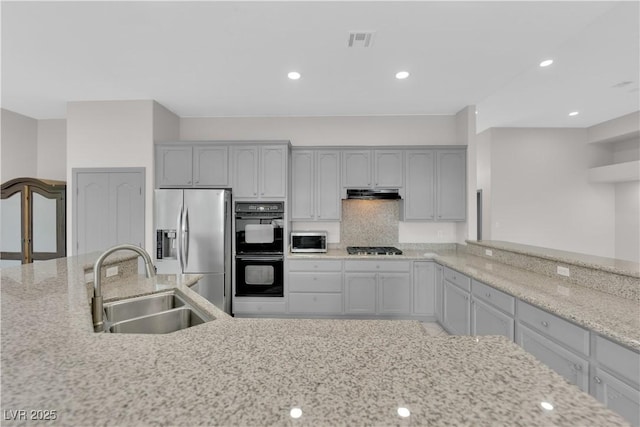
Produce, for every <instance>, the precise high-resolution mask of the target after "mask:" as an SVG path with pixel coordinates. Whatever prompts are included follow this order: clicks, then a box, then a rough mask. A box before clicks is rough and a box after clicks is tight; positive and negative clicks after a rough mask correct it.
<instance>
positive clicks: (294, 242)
mask: <svg viewBox="0 0 640 427" xmlns="http://www.w3.org/2000/svg"><path fill="white" fill-rule="evenodd" d="M291 252H327V232H326V231H292V232H291Z"/></svg>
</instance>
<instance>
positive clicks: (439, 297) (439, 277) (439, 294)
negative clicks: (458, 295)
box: [435, 264, 444, 324]
mask: <svg viewBox="0 0 640 427" xmlns="http://www.w3.org/2000/svg"><path fill="white" fill-rule="evenodd" d="M443 277H444V276H443V271H442V266H441V265H439V264H436V290H435V292H436V297H435V298H436V305H435V312H436V319H437V320H438V322H440V324H442V323H443V322H444V316H443V314H444V310H443V308H442V306H443V302H444V290H443V288H442V286H443V283H442V282H443Z"/></svg>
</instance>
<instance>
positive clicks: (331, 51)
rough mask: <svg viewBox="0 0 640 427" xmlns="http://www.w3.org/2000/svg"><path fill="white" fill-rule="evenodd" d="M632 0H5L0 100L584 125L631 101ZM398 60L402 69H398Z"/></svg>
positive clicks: (57, 112) (634, 96) (61, 106)
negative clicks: (367, 37)
mask: <svg viewBox="0 0 640 427" xmlns="http://www.w3.org/2000/svg"><path fill="white" fill-rule="evenodd" d="M638 6H639V3H638V1H626V2H612V1H604V2H592V1H587V2H580V1H568V2H552V1H538V2H520V1H511V2H506V1H503V2H484V1H470V2H462V1H448V2H434V1H410V2H400V1H390V2H380V1H378V2H368V1H355V2H343V1H333V2H329V1H319V2H311V1H289V2H271V1H258V2H238V1H235V2H233V1H230V2H219V1H215V2H214V1H200V2H148V1H142V2H55V1H48V2H7V1H3V2H2V10H1V12H2V58H1V59H2V107H3V108H6V109H9V110H13V111H15V112H18V113H21V114H25V115H27V116H31V117H34V118H37V119H47V118H63V117H65V115H66V103H67V101H80V100H112V99H155V100H157V101H158V102H160V103H161V104H163V105H164V106H166V107H167V108H169V109H170V110H172V111H173V112H175V113H176V114H178V115H179V116H181V117H213V116H225V117H230V116H333V115H411V114H455V113H456V112H458V111H459V110H461V109H462V108H464V107H465V106H467V105H477V107H478V130H479V131H480V130H483V129H485V128H488V127H495V126H534V127H538V126H554V127H555V126H568V127H584V126H591V125H593V124H596V123H600V122H602V121H605V120H608V119H611V118H614V117H618V116H621V115H623V114H626V113H630V112H633V111H637V110H639V109H640V108H639V99H638V98H639V92H638V80H639V78H640V71H639V63H640V58H639V51H640V46H639V44H640V31H639V26H640V25H639V13H640V12H639V7H638ZM350 31H374V32H375V35H374V39H373V45H372V47H370V48H363V49H354V48H348V47H347V39H348V33H349V32H350ZM547 57H551V58H553V59H554V60H555V63H554V64H553V65H552V66H550V67H548V68H540V67H539V66H538V63H539V62H540V61H541V60H542V59H545V58H547ZM291 70H297V71H299V72H300V73H301V74H302V78H301V79H300V80H298V81H291V80H289V79H287V77H286V75H287V72H288V71H291ZM399 70H407V71H409V72H410V73H411V76H410V77H409V78H408V79H406V80H402V81H401V80H396V79H395V78H394V74H395V73H396V71H399ZM625 81H630V82H631V83H629V84H627V85H626V86H624V87H613V86H614V85H616V84H618V83H620V82H625ZM574 110H578V111H580V115H578V116H576V117H568V113H569V112H570V111H574Z"/></svg>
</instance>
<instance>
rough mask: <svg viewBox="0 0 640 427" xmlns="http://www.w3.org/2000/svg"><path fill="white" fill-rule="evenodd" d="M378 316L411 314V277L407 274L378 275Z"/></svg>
mask: <svg viewBox="0 0 640 427" xmlns="http://www.w3.org/2000/svg"><path fill="white" fill-rule="evenodd" d="M378 284H379V287H380V310H379V312H380V314H410V313H411V288H412V286H411V275H410V274H409V273H380V274H378Z"/></svg>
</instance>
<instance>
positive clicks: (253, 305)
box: [233, 298, 286, 314]
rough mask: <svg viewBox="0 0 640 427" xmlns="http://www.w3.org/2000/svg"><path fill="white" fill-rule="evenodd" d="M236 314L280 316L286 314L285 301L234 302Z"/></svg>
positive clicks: (236, 300)
mask: <svg viewBox="0 0 640 427" xmlns="http://www.w3.org/2000/svg"><path fill="white" fill-rule="evenodd" d="M233 312H234V313H235V314H280V313H284V312H286V307H285V303H284V301H277V302H276V301H274V302H271V301H269V302H267V301H239V300H238V299H237V298H236V299H235V300H234V301H233Z"/></svg>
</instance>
